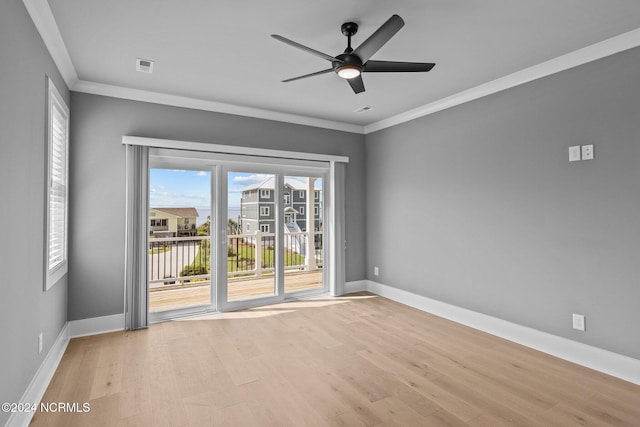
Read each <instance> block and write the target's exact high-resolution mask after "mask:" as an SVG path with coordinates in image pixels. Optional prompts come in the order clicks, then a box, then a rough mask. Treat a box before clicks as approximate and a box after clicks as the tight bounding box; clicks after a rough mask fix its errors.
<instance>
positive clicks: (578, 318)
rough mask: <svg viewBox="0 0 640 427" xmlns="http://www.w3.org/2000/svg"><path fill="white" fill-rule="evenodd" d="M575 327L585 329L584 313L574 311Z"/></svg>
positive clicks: (580, 329)
mask: <svg viewBox="0 0 640 427" xmlns="http://www.w3.org/2000/svg"><path fill="white" fill-rule="evenodd" d="M573 329H577V330H579V331H585V329H586V328H585V323H584V315H582V314H575V313H573Z"/></svg>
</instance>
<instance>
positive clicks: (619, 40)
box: [364, 28, 640, 134]
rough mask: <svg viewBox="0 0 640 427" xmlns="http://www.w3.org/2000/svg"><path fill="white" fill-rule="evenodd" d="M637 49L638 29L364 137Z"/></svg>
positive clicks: (384, 124)
mask: <svg viewBox="0 0 640 427" xmlns="http://www.w3.org/2000/svg"><path fill="white" fill-rule="evenodd" d="M638 46H640V28H637V29H635V30H632V31H629V32H626V33H623V34H620V35H618V36H615V37H611V38H609V39H606V40H604V41H601V42H598V43H595V44H592V45H590V46H587V47H584V48H582V49H578V50H576V51H573V52H570V53H567V54H565V55H562V56H558V57H557V58H554V59H551V60H549V61H545V62H542V63H540V64H537V65H534V66H532V67H529V68H525V69H523V70H520V71H516V72H515V73H512V74H508V75H506V76H504V77H500V78H498V79H495V80H492V81H490V82H487V83H484V84H481V85H479V86H476V87H473V88H471V89H468V90H465V91H462V92H458V93H456V94H455V95H451V96H448V97H446V98H442V99H440V100H438V101H435V102H432V103H429V104H426V105H423V106H421V107H417V108H414V109H412V110H409V111H406V112H404V113H401V114H398V115H396V116H392V117H389V118H387V119H384V120H380V121H378V122H375V123H371V124H369V125H367V126H365V128H364V133H365V134H369V133H372V132H376V131H379V130H382V129H385V128H388V127H391V126H396V125H399V124H401V123H405V122H408V121H411V120H414V119H417V118H419V117H423V116H427V115H429V114H433V113H435V112H438V111H441V110H444V109H447V108H451V107H455V106H456V105H460V104H464V103H465V102H469V101H473V100H474V99H478V98H482V97H485V96H487V95H491V94H493V93H496V92H500V91H502V90H505V89H509V88H512V87H515V86H519V85H521V84H524V83H528V82H530V81H533V80H537V79H540V78H542V77H546V76H549V75H551V74H555V73H559V72H560V71H564V70H568V69H569V68H573V67H577V66H579V65H583V64H586V63H588V62H592V61H595V60H597V59H601V58H604V57H607V56H610V55H613V54H616V53H619V52H622V51H625V50H628V49H632V48H634V47H638Z"/></svg>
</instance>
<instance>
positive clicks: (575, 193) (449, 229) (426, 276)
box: [366, 49, 640, 358]
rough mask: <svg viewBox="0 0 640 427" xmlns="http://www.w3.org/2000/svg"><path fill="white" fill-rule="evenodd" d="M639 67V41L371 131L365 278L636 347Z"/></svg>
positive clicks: (638, 354)
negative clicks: (576, 320) (576, 153)
mask: <svg viewBox="0 0 640 427" xmlns="http://www.w3.org/2000/svg"><path fill="white" fill-rule="evenodd" d="M639 70H640V49H634V50H631V51H627V52H623V53H620V54H617V55H615V56H612V57H609V58H605V59H602V60H599V61H597V62H593V63H589V64H586V65H583V66H581V67H578V68H574V69H571V70H567V71H564V72H562V73H559V74H556V75H553V76H550V77H546V78H544V79H540V80H537V81H534V82H531V83H528V84H525V85H522V86H519V87H516V88H513V89H509V90H506V91H503V92H500V93H497V94H494V95H492V96H489V97H485V98H482V99H479V100H476V101H473V102H470V103H466V104H464V105H460V106H458V107H455V108H452V109H448V110H444V111H441V112H438V113H436V114H433V115H430V116H426V117H423V118H421V119H418V120H414V121H412V122H408V123H405V124H402V125H398V126H395V127H393V128H389V129H386V130H382V131H379V132H376V133H373V134H370V135H367V139H366V173H367V193H366V204H367V276H368V278H369V279H371V280H375V281H377V282H380V283H383V284H387V285H390V286H394V287H397V288H400V289H404V290H407V291H410V292H413V293H416V294H419V295H424V296H427V297H430V298H434V299H437V300H440V301H444V302H447V303H451V304H455V305H457V306H461V307H465V308H468V309H471V310H475V311H479V312H481V313H486V314H489V315H492V316H496V317H498V318H502V319H506V320H508V321H511V322H515V323H518V324H521V325H525V326H529V327H532V328H535V329H538V330H541V331H546V332H550V333H552V334H556V335H559V336H563V337H567V338H570V339H573V340H576V341H580V342H584V343H587V344H590V345H594V346H597V347H601V348H604V349H608V350H611V351H614V352H617V353H620V354H625V355H628V356H631V357H635V358H640V334H639V333H638V331H637V327H638V325H640V309H638V302H639V301H640V283H639V279H640V262H639V261H640V221H639V220H638V215H639V213H640V197H639V196H640V84H639V80H638V75H639V72H638V71H639ZM584 144H595V159H594V160H589V161H581V162H575V163H569V162H568V149H567V148H568V147H569V146H572V145H584ZM374 266H379V267H380V275H379V276H378V277H376V276H374V275H373V267H374ZM572 313H581V314H584V315H586V325H587V331H586V332H579V331H575V330H573V329H572V327H571V314H572Z"/></svg>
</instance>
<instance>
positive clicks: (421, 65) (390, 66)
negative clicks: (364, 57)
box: [362, 61, 436, 73]
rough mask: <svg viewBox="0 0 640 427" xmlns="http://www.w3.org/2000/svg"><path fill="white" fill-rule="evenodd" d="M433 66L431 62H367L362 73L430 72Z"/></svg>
mask: <svg viewBox="0 0 640 427" xmlns="http://www.w3.org/2000/svg"><path fill="white" fill-rule="evenodd" d="M435 65H436V64H434V63H433V62H397V61H367V62H366V63H365V64H364V69H363V70H362V71H363V72H367V73H401V72H418V71H431V69H432V68H433V67H435Z"/></svg>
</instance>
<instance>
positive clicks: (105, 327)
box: [67, 313, 124, 338]
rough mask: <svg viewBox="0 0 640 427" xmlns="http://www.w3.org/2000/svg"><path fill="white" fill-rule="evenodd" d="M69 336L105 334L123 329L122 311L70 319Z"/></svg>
mask: <svg viewBox="0 0 640 427" xmlns="http://www.w3.org/2000/svg"><path fill="white" fill-rule="evenodd" d="M67 323H68V324H69V337H70V338H77V337H84V336H87V335H97V334H105V333H107V332H115V331H122V330H124V313H120V314H112V315H110V316H101V317H91V318H89V319H80V320H71V321H69V322H67Z"/></svg>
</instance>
